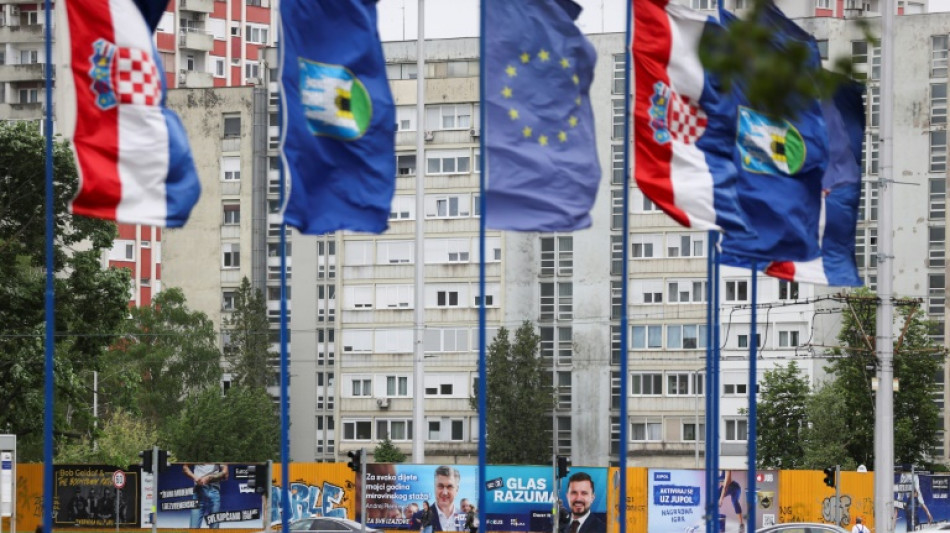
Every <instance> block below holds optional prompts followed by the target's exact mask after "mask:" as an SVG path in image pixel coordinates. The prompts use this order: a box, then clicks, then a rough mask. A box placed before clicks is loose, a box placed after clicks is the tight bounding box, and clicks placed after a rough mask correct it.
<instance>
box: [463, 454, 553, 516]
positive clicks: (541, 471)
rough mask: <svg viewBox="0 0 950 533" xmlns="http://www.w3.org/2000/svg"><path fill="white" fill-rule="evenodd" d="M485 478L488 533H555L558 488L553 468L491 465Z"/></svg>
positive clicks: (484, 503) (483, 502) (484, 501)
mask: <svg viewBox="0 0 950 533" xmlns="http://www.w3.org/2000/svg"><path fill="white" fill-rule="evenodd" d="M485 478H486V480H485V487H484V489H485V492H484V496H483V498H482V506H483V507H484V508H485V520H486V521H487V528H484V529H485V530H486V531H551V516H552V514H553V509H554V501H555V494H557V486H556V484H555V483H554V470H553V469H552V468H551V467H550V466H491V465H488V466H486V467H485ZM479 529H483V528H479Z"/></svg>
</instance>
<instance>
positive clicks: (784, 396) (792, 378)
mask: <svg viewBox="0 0 950 533" xmlns="http://www.w3.org/2000/svg"><path fill="white" fill-rule="evenodd" d="M808 398H809V386H808V379H807V378H806V377H805V376H804V375H803V374H802V372H801V369H800V368H799V367H798V365H797V364H796V363H795V362H794V361H792V362H790V363H789V364H788V366H785V367H781V366H780V367H777V368H775V369H774V370H770V371H768V372H766V373H765V375H764V376H763V378H762V390H761V392H760V394H759V400H758V405H757V406H756V409H757V411H758V412H757V415H758V416H757V417H756V435H757V436H756V444H757V446H758V465H759V467H760V468H800V467H801V466H802V463H803V461H804V456H805V449H804V446H803V434H804V432H805V430H806V429H807V426H808V410H807V402H808Z"/></svg>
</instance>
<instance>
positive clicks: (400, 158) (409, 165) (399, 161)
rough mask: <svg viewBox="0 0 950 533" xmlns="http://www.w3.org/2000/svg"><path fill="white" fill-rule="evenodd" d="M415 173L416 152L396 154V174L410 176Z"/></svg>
mask: <svg viewBox="0 0 950 533" xmlns="http://www.w3.org/2000/svg"><path fill="white" fill-rule="evenodd" d="M415 173H416V154H411V155H410V154H398V155H396V175H397V176H412V175H414V174H415Z"/></svg>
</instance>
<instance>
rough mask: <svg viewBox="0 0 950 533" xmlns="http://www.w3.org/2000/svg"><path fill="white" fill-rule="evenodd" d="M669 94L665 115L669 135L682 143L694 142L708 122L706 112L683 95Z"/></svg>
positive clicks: (700, 135) (704, 129)
mask: <svg viewBox="0 0 950 533" xmlns="http://www.w3.org/2000/svg"><path fill="white" fill-rule="evenodd" d="M670 96H671V98H670V108H669V111H668V112H667V117H666V120H667V126H668V127H669V128H670V135H671V136H672V137H673V139H674V140H677V141H680V142H682V143H683V144H694V143H695V142H696V140H697V139H699V138H700V137H702V135H703V133H704V132H705V131H706V124H707V123H708V122H709V120H708V118H707V117H706V112H705V111H703V110H702V109H700V107H699V106H698V105H696V104H694V103H692V102H690V100H689V98H687V97H685V96H680V95H678V94H676V93H673V94H671V95H670Z"/></svg>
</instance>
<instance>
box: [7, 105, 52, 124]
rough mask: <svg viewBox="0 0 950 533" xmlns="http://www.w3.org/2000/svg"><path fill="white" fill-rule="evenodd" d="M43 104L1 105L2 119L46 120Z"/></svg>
mask: <svg viewBox="0 0 950 533" xmlns="http://www.w3.org/2000/svg"><path fill="white" fill-rule="evenodd" d="M43 111H44V110H43V104H42V103H39V102H34V103H29V104H0V117H3V118H4V119H7V120H38V119H42V118H44V115H43Z"/></svg>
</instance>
